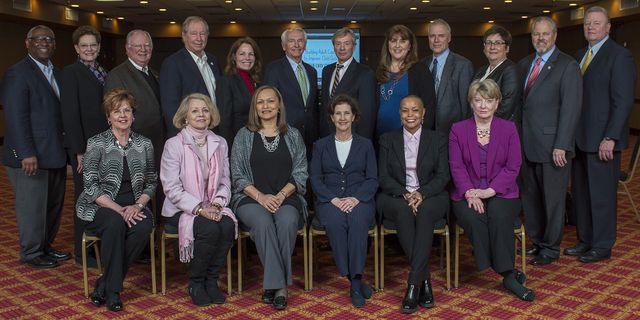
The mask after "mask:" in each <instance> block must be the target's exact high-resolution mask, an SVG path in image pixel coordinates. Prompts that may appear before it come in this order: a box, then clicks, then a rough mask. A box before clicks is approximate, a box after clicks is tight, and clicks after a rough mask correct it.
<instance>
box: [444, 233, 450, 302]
mask: <svg viewBox="0 0 640 320" xmlns="http://www.w3.org/2000/svg"><path fill="white" fill-rule="evenodd" d="M444 241H445V249H446V256H447V290H451V256H450V252H449V250H450V246H451V243H450V242H449V228H446V230H445V233H444Z"/></svg>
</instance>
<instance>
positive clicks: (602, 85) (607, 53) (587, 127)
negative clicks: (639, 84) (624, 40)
mask: <svg viewBox="0 0 640 320" xmlns="http://www.w3.org/2000/svg"><path fill="white" fill-rule="evenodd" d="M610 29H611V24H610V23H609V16H608V13H607V10H605V9H604V8H602V7H597V6H596V7H591V8H589V9H588V10H587V12H586V14H585V16H584V36H585V38H586V39H587V41H588V42H589V45H588V46H587V47H585V48H583V49H582V50H580V51H578V53H577V54H576V56H575V58H576V60H577V61H578V62H579V63H580V70H581V72H582V74H583V84H584V90H583V98H582V116H581V117H580V121H579V123H578V131H577V133H576V145H577V150H576V159H575V160H574V167H573V172H572V182H571V185H572V194H573V199H574V205H573V209H574V214H575V217H576V227H577V231H578V244H577V245H576V246H575V247H572V248H567V249H565V251H564V253H565V254H567V255H570V256H578V260H579V261H582V262H585V263H589V262H597V261H600V260H604V259H609V258H610V257H611V248H613V245H614V243H615V241H616V216H617V200H618V197H617V190H618V177H619V174H620V152H621V151H622V150H624V149H625V148H627V145H628V138H627V137H628V134H629V129H628V127H627V121H628V120H629V114H630V113H631V109H632V108H633V99H634V88H635V83H636V66H635V63H634V61H633V56H632V55H631V52H629V50H627V49H626V48H624V47H622V46H620V45H619V44H617V43H616V42H615V41H613V40H612V39H610V38H609V30H610Z"/></svg>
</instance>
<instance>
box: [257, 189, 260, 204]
mask: <svg viewBox="0 0 640 320" xmlns="http://www.w3.org/2000/svg"><path fill="white" fill-rule="evenodd" d="M256 202H260V191H258V192H257V193H256Z"/></svg>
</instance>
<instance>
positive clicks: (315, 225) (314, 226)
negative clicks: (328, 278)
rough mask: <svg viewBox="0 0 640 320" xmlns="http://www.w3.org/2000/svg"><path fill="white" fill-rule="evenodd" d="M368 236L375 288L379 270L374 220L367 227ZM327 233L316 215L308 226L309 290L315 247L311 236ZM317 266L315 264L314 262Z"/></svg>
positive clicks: (311, 281)
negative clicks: (370, 243)
mask: <svg viewBox="0 0 640 320" xmlns="http://www.w3.org/2000/svg"><path fill="white" fill-rule="evenodd" d="M368 234H369V237H372V238H373V278H374V280H373V281H374V287H375V289H376V290H377V289H378V288H379V286H378V284H379V282H378V281H379V278H380V275H379V271H378V266H379V264H378V226H377V225H376V223H375V220H374V221H373V223H372V224H371V226H370V227H369V232H368ZM320 235H324V236H326V235H327V232H326V231H325V228H324V227H323V226H322V225H320V221H318V219H317V217H314V218H313V221H312V222H311V228H309V290H311V289H313V271H314V263H313V262H314V261H313V253H314V250H315V249H317V248H316V247H315V243H314V242H313V236H320ZM315 266H316V267H317V264H315Z"/></svg>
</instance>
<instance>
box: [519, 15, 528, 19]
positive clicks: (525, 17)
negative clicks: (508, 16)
mask: <svg viewBox="0 0 640 320" xmlns="http://www.w3.org/2000/svg"><path fill="white" fill-rule="evenodd" d="M520 18H522V19H528V18H529V16H521V17H520Z"/></svg>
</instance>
